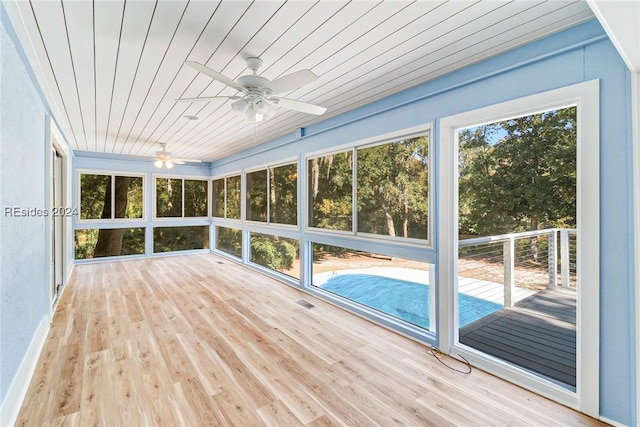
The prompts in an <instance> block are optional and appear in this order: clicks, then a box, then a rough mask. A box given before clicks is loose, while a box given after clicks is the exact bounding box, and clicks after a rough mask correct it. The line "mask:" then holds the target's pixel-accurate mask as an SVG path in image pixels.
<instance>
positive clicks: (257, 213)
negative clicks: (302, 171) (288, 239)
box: [247, 163, 298, 225]
mask: <svg viewBox="0 0 640 427" xmlns="http://www.w3.org/2000/svg"><path fill="white" fill-rule="evenodd" d="M297 213H298V166H297V164H296V163H291V164H287V165H283V166H277V167H269V168H267V169H261V170H258V171H254V172H249V173H247V220H249V221H260V222H268V223H276V224H288V225H296V224H297V223H298V220H297V216H298V215H297Z"/></svg>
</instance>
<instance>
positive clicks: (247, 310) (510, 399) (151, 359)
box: [17, 254, 598, 427]
mask: <svg viewBox="0 0 640 427" xmlns="http://www.w3.org/2000/svg"><path fill="white" fill-rule="evenodd" d="M300 299H305V300H307V301H309V302H311V303H312V304H314V305H315V307H314V308H312V309H307V308H304V307H302V306H300V305H299V304H297V303H296V301H298V300H300ZM428 350H429V349H428V347H427V346H425V345H422V344H420V343H417V342H414V341H412V340H410V339H408V338H405V337H403V336H401V335H399V334H397V333H394V332H392V331H389V330H387V329H384V328H382V327H379V326H377V325H375V324H373V323H371V322H369V321H366V320H364V319H361V318H359V317H357V316H355V315H352V314H350V313H348V312H346V311H344V310H341V309H339V308H337V307H334V306H332V305H330V304H327V303H324V302H323V301H321V300H318V299H316V298H314V297H312V296H309V295H307V294H305V293H303V292H300V291H298V290H296V289H294V288H291V287H289V286H287V285H284V284H282V283H280V282H278V281H277V280H274V279H271V278H269V277H266V276H264V275H262V274H259V273H256V272H253V271H251V270H249V269H247V268H244V267H242V266H240V265H238V264H236V263H233V262H231V261H229V260H226V259H224V258H221V257H219V256H216V255H209V254H206V255H188V256H175V257H165V258H154V259H144V260H128V261H120V262H108V263H98V264H86V265H79V266H76V268H75V270H74V273H73V277H72V280H71V283H70V284H69V285H68V289H67V290H66V291H65V293H64V295H63V297H62V300H61V302H60V304H59V306H58V309H57V313H56V315H55V318H54V322H53V325H52V328H51V331H50V332H49V336H48V339H47V341H46V344H45V346H44V349H43V352H42V355H41V357H40V360H39V362H38V367H37V369H36V372H35V375H34V377H33V380H32V382H31V385H30V388H29V391H28V393H27V397H26V399H25V401H24V405H23V407H22V410H21V412H20V415H19V417H18V422H17V425H19V426H60V425H72V426H83V427H85V426H94V425H102V426H147V425H148V426H156V425H158V426H226V425H238V426H254V425H255V426H258V425H272V426H297V425H309V426H327V425H348V426H374V425H383V426H389V425H406V426H428V425H464V426H466V425H491V426H493V425H507V424H509V425H552V426H558V425H597V424H598V423H597V421H595V420H593V419H591V418H588V417H586V416H583V415H581V414H578V413H576V412H574V411H572V410H570V409H568V408H566V407H563V406H560V405H558V404H555V403H553V402H551V401H549V400H547V399H544V398H542V397H539V396H537V395H535V394H533V393H530V392H528V391H525V390H523V389H521V388H519V387H517V386H514V385H512V384H509V383H507V382H505V381H502V380H500V379H498V378H495V377H493V376H491V375H489V374H486V373H484V372H481V371H479V370H474V371H473V373H472V374H471V375H468V376H465V375H462V374H459V373H456V372H453V371H450V370H448V369H446V368H445V367H444V366H442V365H441V364H440V363H439V362H438V361H437V360H436V359H435V358H434V357H433V356H431V355H430V354H429V352H428ZM449 362H450V363H454V362H452V361H449Z"/></svg>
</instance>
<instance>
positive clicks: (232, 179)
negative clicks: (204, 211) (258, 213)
mask: <svg viewBox="0 0 640 427" xmlns="http://www.w3.org/2000/svg"><path fill="white" fill-rule="evenodd" d="M240 182H241V181H240V175H234V176H228V177H226V178H218V179H214V180H213V186H212V188H213V190H212V191H213V211H212V213H211V214H212V215H213V216H214V217H217V218H227V219H240V197H241V196H240Z"/></svg>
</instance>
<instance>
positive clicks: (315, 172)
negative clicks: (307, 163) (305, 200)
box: [311, 158, 320, 200]
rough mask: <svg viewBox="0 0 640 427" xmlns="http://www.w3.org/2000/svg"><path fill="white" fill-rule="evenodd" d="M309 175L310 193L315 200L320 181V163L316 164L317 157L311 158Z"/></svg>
mask: <svg viewBox="0 0 640 427" xmlns="http://www.w3.org/2000/svg"><path fill="white" fill-rule="evenodd" d="M311 176H312V179H311V182H312V184H311V185H312V189H311V194H312V195H313V198H314V200H315V198H316V196H317V195H318V186H319V182H320V165H319V164H318V159H317V158H315V159H313V160H311Z"/></svg>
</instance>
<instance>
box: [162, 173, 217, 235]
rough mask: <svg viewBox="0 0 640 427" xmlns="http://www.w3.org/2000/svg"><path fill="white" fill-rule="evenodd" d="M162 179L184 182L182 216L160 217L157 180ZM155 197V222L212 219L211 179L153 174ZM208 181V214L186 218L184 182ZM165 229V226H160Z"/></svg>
mask: <svg viewBox="0 0 640 427" xmlns="http://www.w3.org/2000/svg"><path fill="white" fill-rule="evenodd" d="M158 178H160V179H179V180H181V181H182V200H181V215H180V216H160V217H159V216H158V205H157V196H158V188H157V180H158ZM152 179H153V195H152V200H151V202H152V204H153V206H152V208H153V220H154V221H172V220H173V221H175V220H177V219H189V220H202V219H209V218H210V217H211V201H212V198H211V190H212V183H211V178H209V177H208V176H207V177H202V176H193V175H188V176H187V175H185V176H182V175H177V176H176V175H167V174H153V175H152ZM185 180H190V181H206V182H207V214H206V215H204V216H184V193H185V191H184V181H185ZM159 227H163V226H159Z"/></svg>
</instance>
